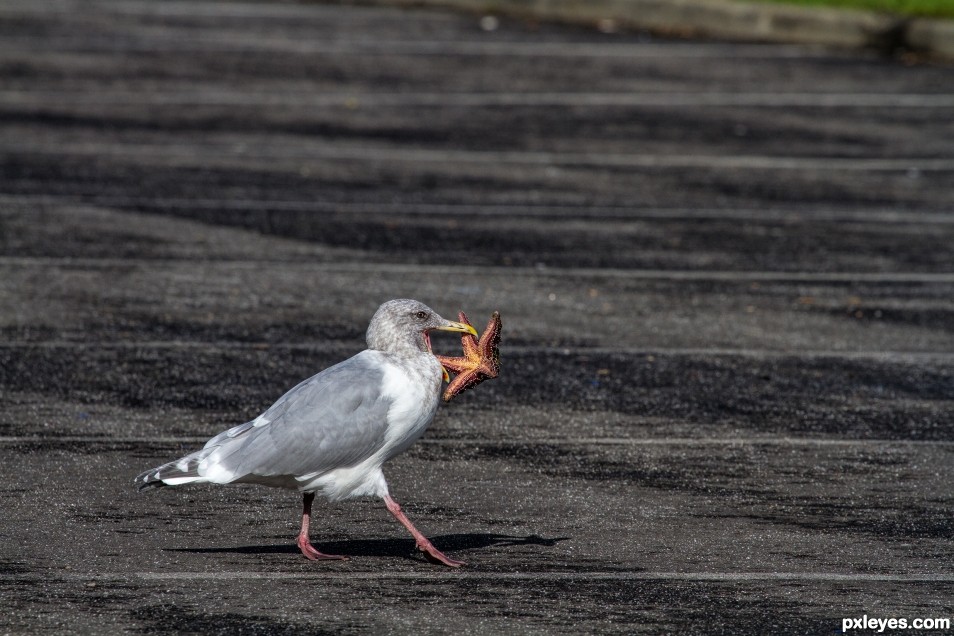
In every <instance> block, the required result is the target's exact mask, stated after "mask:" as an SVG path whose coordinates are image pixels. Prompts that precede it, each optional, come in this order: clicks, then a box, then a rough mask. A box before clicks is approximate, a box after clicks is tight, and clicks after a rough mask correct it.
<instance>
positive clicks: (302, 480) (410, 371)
mask: <svg viewBox="0 0 954 636" xmlns="http://www.w3.org/2000/svg"><path fill="white" fill-rule="evenodd" d="M431 330H440V331H455V332H461V333H468V334H471V335H473V336H476V335H477V331H476V330H475V329H474V328H473V326H471V325H470V324H463V323H460V322H453V321H450V320H445V319H444V318H442V317H441V316H440V315H438V314H437V313H436V312H435V311H434V310H433V309H431V308H430V307H428V306H427V305H425V304H423V303H421V302H418V301H416V300H409V299H398V300H391V301H388V302H386V303H384V304H383V305H381V307H379V308H378V310H377V312H375V314H374V316H373V317H372V319H371V324H370V325H369V326H368V331H367V344H368V348H367V349H365V350H364V351H362V352H361V353H359V354H357V355H355V356H353V357H351V358H348V359H347V360H345V361H343V362H339V363H338V364H336V365H334V366H332V367H329V368H327V369H325V370H324V371H321V372H320V373H318V374H317V375H315V376H312V377H311V378H309V379H307V380H305V381H303V382H301V383H300V384H299V385H298V386H296V387H294V388H293V389H291V390H290V391H288V392H287V393H286V394H285V395H283V396H282V397H281V398H279V400H278V401H277V402H275V404H273V405H272V406H271V407H269V408H268V409H267V410H266V411H265V412H264V413H262V414H261V415H259V416H258V417H257V418H255V419H254V420H252V421H250V422H246V423H245V424H240V425H238V426H235V427H233V428H230V429H229V430H227V431H224V432H222V433H219V434H218V435H216V436H215V437H213V438H212V439H210V440H209V441H208V442H206V444H205V446H204V447H203V448H202V450H199V451H197V452H194V453H192V454H190V455H186V456H185V457H182V458H180V459H177V460H175V461H172V462H169V463H167V464H163V465H161V466H158V467H156V468H152V469H150V470H147V471H146V472H144V473H142V474H141V475H139V476H138V477H136V479H135V483H136V485H137V486H138V487H139V490H143V489H145V488H150V487H161V486H180V485H183V484H193V483H213V484H238V483H241V484H262V485H265V486H274V487H279V488H288V489H295V490H298V491H299V492H301V493H302V515H301V531H300V532H299V534H298V541H297V543H298V548H299V549H300V550H301V553H302V554H303V555H304V556H305V557H306V558H308V559H311V560H313V561H318V560H325V559H340V560H347V559H348V558H349V557H347V556H345V555H338V554H324V553H322V552H319V551H318V550H317V549H316V548H315V547H314V546H313V545H312V544H311V539H310V535H309V524H310V520H311V506H312V502H313V501H314V499H315V495H316V494H318V493H320V494H321V495H322V496H323V497H325V498H326V499H327V500H329V501H342V500H345V499H350V498H354V497H380V498H381V499H383V500H384V504H385V506H387V509H388V510H389V511H390V512H391V514H392V515H394V517H395V518H396V519H397V520H398V521H399V522H400V523H401V524H402V525H404V527H405V528H407V529H408V530H409V531H410V532H411V534H412V535H413V536H414V539H415V541H416V542H417V549H418V550H420V551H421V552H423V553H424V554H425V556H426V557H427V558H429V559H430V560H432V561H435V562H437V563H443V564H444V565H447V566H450V567H460V566H462V565H464V563H463V562H462V561H457V560H455V559H452V558H450V557H448V556H446V555H445V554H443V553H442V552H441V551H440V550H438V549H437V548H435V547H434V545H433V544H432V543H431V542H430V541H429V540H428V539H427V538H426V537H425V536H424V535H423V534H421V532H420V531H419V530H418V529H417V528H415V527H414V525H413V524H412V523H411V521H410V520H409V519H408V518H407V516H405V514H404V512H402V510H401V506H400V505H398V503H397V502H396V501H394V499H393V498H391V495H390V494H389V492H388V484H387V482H386V481H385V479H384V473H383V472H382V471H381V466H382V465H383V464H384V463H385V462H386V461H388V460H389V459H391V458H392V457H395V456H396V455H398V454H399V453H402V452H403V451H405V450H406V449H407V448H408V447H409V446H410V445H411V444H413V443H414V441H415V440H417V438H419V437H420V436H421V435H422V434H423V433H424V430H425V429H426V428H427V426H428V425H429V424H430V423H431V420H433V419H434V414H435V413H436V412H437V405H438V403H439V401H440V393H441V381H442V379H444V378H445V377H446V371H445V370H444V368H443V367H442V366H441V363H440V362H439V361H438V359H437V357H436V356H435V355H434V353H433V352H432V350H431V341H430V336H429V332H430V331H431Z"/></svg>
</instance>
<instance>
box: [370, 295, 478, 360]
mask: <svg viewBox="0 0 954 636" xmlns="http://www.w3.org/2000/svg"><path fill="white" fill-rule="evenodd" d="M433 330H437V331H456V332H459V333H469V334H472V335H474V336H476V335H477V331H476V330H475V329H474V328H473V327H472V326H471V325H465V324H464V323H460V322H454V321H452V320H447V319H446V318H442V317H441V316H440V314H438V313H437V312H436V311H434V310H433V309H431V308H430V307H428V306H427V305H425V304H424V303H422V302H420V301H417V300H411V299H409V298H399V299H397V300H389V301H388V302H386V303H384V304H383V305H381V306H380V307H378V310H377V311H376V312H375V313H374V317H372V318H371V324H370V325H368V333H367V339H368V348H369V349H376V350H378V351H386V352H388V353H398V354H406V355H413V354H417V353H420V352H431V339H430V336H429V335H428V332H430V331H433Z"/></svg>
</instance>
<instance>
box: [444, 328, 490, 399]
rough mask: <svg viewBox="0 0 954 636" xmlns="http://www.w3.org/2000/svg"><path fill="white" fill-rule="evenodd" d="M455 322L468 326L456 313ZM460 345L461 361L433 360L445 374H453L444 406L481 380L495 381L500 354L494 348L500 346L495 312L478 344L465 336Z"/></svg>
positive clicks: (457, 359) (446, 390)
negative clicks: (456, 319) (490, 379)
mask: <svg viewBox="0 0 954 636" xmlns="http://www.w3.org/2000/svg"><path fill="white" fill-rule="evenodd" d="M458 318H459V319H460V321H461V322H462V323H463V324H465V325H468V326H472V325H471V324H470V322H469V321H468V320H467V316H466V315H465V314H464V312H462V311H461V312H459V314H458ZM460 344H461V346H462V347H463V349H464V356H463V357H462V358H450V357H447V356H437V359H438V360H440V362H441V364H442V365H444V367H445V371H444V373H445V374H446V373H447V369H450V370H451V371H453V372H454V373H456V374H457V376H456V377H455V378H454V379H453V380H452V381H451V382H450V384H448V385H447V388H446V389H444V401H445V402H449V401H450V400H451V398H453V397H454V396H455V395H457V394H458V393H460V392H462V391H466V390H467V389H470V388H472V387H474V386H477V385H478V384H480V383H481V382H483V381H484V380H487V379H489V378H496V377H497V374H498V373H499V372H500V352H499V351H498V350H497V345H499V344H500V312H499V311H495V312H494V313H493V315H492V316H491V317H490V322H488V323H487V328H486V329H484V333H483V334H481V336H480V341H478V340H477V338H475V337H474V336H472V335H470V334H469V333H466V334H464V335H462V336H461V338H460Z"/></svg>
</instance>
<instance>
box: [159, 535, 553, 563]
mask: <svg viewBox="0 0 954 636" xmlns="http://www.w3.org/2000/svg"><path fill="white" fill-rule="evenodd" d="M571 538H572V537H555V538H552V539H547V538H545V537H541V536H538V535H535V534H531V535H529V536H526V537H515V536H510V535H504V534H489V533H472V534H444V535H438V536H435V537H430V539H431V541H433V542H434V545H436V546H438V547H439V548H440V549H441V550H476V549H480V548H492V547H509V546H524V545H536V546H545V547H553V546H555V545H556V544H557V543H559V542H560V541H567V540H569V539H571ZM316 545H318V546H319V547H320V549H321V550H322V551H324V552H329V553H331V554H347V555H348V556H357V557H364V556H368V557H371V556H377V557H381V556H384V557H388V556H408V555H409V554H414V555H416V554H417V551H416V550H415V549H414V540H413V539H359V540H349V541H330V542H326V541H318V542H316ZM165 550H166V551H167V552H190V553H193V554H217V553H233V554H297V553H298V547H297V546H295V543H294V541H293V540H292V539H289V540H288V542H287V543H285V544H278V545H246V546H233V547H224V548H166V549H165Z"/></svg>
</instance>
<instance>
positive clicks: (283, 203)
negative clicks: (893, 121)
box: [0, 192, 954, 225]
mask: <svg viewBox="0 0 954 636" xmlns="http://www.w3.org/2000/svg"><path fill="white" fill-rule="evenodd" d="M0 203H2V204H5V205H7V206H12V205H26V206H36V205H46V206H71V207H77V208H79V207H107V208H108V207H127V208H128V207H137V208H138V207H144V208H146V213H149V211H152V210H155V209H157V208H158V209H162V210H242V211H244V210H256V211H263V210H267V211H268V212H269V213H274V212H296V213H304V212H311V213H315V214H324V213H329V212H331V213H345V214H349V215H352V214H364V215H369V216H371V215H382V216H391V215H394V214H400V215H403V216H423V217H426V216H445V217H446V216H447V215H458V216H466V217H472V218H473V217H506V218H509V219H516V218H527V219H537V218H540V219H547V220H552V219H558V220H574V219H600V220H617V221H627V220H632V221H639V220H644V219H651V220H682V219H687V220H700V219H704V220H744V221H755V222H758V221H761V222H779V221H784V222H786V223H792V222H803V223H809V222H825V223H828V222H851V223H881V224H911V225H921V224H923V225H952V224H954V212H949V211H945V212H937V211H928V210H905V211H898V210H896V209H888V208H872V209H860V210H837V209H830V208H821V209H812V208H806V209H771V208H769V209H761V208H752V209H736V208H727V209H721V208H640V207H630V206H622V205H619V206H605V205H565V204H552V205H548V204H518V203H515V204H496V203H486V204H469V203H418V202H407V203H388V202H355V201H322V200H309V201H292V200H279V199H213V198H197V199H185V198H175V197H169V198H165V197H135V196H114V195H101V194H97V193H95V192H89V193H76V194H71V195H60V196H55V195H48V194H5V193H2V192H0ZM75 211H78V210H71V212H75ZM11 212H12V211H11V210H10V209H9V207H8V208H7V209H0V215H3V214H10V213H11Z"/></svg>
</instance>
